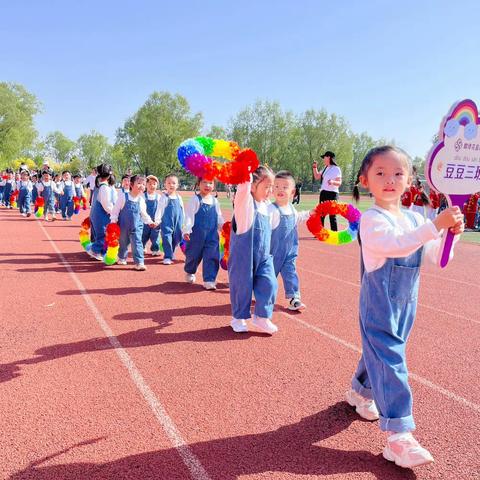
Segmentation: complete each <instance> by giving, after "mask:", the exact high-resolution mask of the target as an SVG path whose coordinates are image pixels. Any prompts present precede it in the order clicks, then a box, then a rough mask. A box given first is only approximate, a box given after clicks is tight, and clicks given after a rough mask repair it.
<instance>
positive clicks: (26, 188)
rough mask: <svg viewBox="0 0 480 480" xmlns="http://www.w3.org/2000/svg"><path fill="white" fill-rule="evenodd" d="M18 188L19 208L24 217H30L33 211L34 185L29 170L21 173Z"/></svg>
mask: <svg viewBox="0 0 480 480" xmlns="http://www.w3.org/2000/svg"><path fill="white" fill-rule="evenodd" d="M17 190H18V200H17V204H18V208H19V210H20V213H21V214H22V216H23V217H29V216H30V215H31V214H32V212H31V208H32V190H33V185H32V182H31V181H30V173H29V172H28V170H22V172H21V173H20V181H19V182H18V183H17Z"/></svg>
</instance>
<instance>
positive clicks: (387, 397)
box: [352, 210, 423, 432]
mask: <svg viewBox="0 0 480 480" xmlns="http://www.w3.org/2000/svg"><path fill="white" fill-rule="evenodd" d="M378 213H379V214H380V215H384V216H385V217H386V218H387V219H388V221H389V222H390V223H391V224H392V225H395V224H394V222H393V220H392V219H391V218H390V217H389V216H388V215H385V214H384V213H383V212H380V211H379V212H378ZM403 213H404V215H405V216H406V217H407V218H408V219H409V220H410V221H411V222H412V223H413V225H414V227H415V228H416V227H417V226H418V225H417V222H416V220H415V216H414V215H413V214H412V213H411V212H410V211H408V210H403ZM422 253H423V247H420V248H419V249H418V250H417V251H416V252H415V253H412V254H411V255H409V256H408V257H405V258H387V260H386V262H385V264H384V265H383V266H382V267H380V268H379V269H377V270H374V271H373V272H367V271H365V270H364V265H363V260H362V263H361V270H362V272H363V274H362V285H361V290H360V333H361V337H362V357H361V358H360V362H359V364H358V368H357V371H356V373H355V375H354V377H353V379H352V388H353V389H354V390H355V391H356V392H357V393H359V394H360V395H363V396H364V397H366V398H370V399H371V398H373V399H374V400H375V403H376V405H377V407H378V410H379V412H380V428H381V429H382V430H383V431H392V432H408V431H412V430H414V429H415V422H414V420H413V415H412V393H411V390H410V386H409V385H408V371H407V363H406V358H405V349H406V342H407V339H408V336H409V334H410V331H411V329H412V326H413V322H414V320H415V313H416V309H417V297H418V284H419V276H420V265H421V263H422Z"/></svg>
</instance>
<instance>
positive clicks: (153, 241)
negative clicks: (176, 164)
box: [127, 175, 161, 257]
mask: <svg viewBox="0 0 480 480" xmlns="http://www.w3.org/2000/svg"><path fill="white" fill-rule="evenodd" d="M128 178H130V177H128ZM157 187H158V178H157V177H156V176H155V175H149V176H148V177H147V191H146V192H145V203H146V205H147V213H148V216H149V217H150V218H151V219H152V218H155V212H156V211H157V210H158V204H159V203H160V198H161V195H160V193H158V192H157ZM129 190H130V186H129V187H128V190H127V192H128V191H129ZM158 223H159V222H157V221H156V220H155V224H156V225H157V226H156V227H155V228H152V227H151V226H150V225H148V224H146V223H144V224H143V234H142V244H143V248H145V247H146V245H147V242H148V241H149V240H150V251H151V252H152V255H153V256H154V257H156V256H158V255H160V254H161V252H160V227H159V226H158Z"/></svg>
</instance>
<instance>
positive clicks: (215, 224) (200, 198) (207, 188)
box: [182, 179, 224, 290]
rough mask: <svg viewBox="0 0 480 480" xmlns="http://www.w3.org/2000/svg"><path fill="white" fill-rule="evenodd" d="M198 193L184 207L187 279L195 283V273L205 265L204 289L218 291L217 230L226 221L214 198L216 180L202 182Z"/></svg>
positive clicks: (218, 259)
mask: <svg viewBox="0 0 480 480" xmlns="http://www.w3.org/2000/svg"><path fill="white" fill-rule="evenodd" d="M198 187H199V192H198V193H197V194H195V195H194V196H193V197H192V198H191V199H190V201H189V202H188V204H187V207H186V208H185V225H184V226H183V229H182V232H183V238H184V239H185V241H186V242H187V245H186V250H185V268H184V269H185V280H186V281H187V282H188V283H194V282H195V273H196V272H197V268H198V266H199V265H200V262H203V269H202V275H203V286H204V287H205V289H206V290H215V289H216V288H217V287H216V280H217V274H218V269H219V266H220V252H219V238H218V230H219V229H220V228H221V227H222V225H223V223H224V220H223V216H222V212H221V210H220V204H219V203H218V200H217V199H216V198H215V197H214V196H213V195H212V192H213V191H214V188H215V184H214V182H213V180H206V179H199V181H198Z"/></svg>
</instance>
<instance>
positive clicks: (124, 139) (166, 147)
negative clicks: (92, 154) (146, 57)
mask: <svg viewBox="0 0 480 480" xmlns="http://www.w3.org/2000/svg"><path fill="white" fill-rule="evenodd" d="M202 122H203V121H202V115H201V114H200V113H196V114H193V113H192V112H191V111H190V105H189V104H188V101H187V99H186V98H184V97H182V96H181V95H178V94H176V95H172V94H170V93H168V92H153V93H152V94H151V95H150V96H149V97H148V99H147V101H146V102H145V103H144V104H143V105H142V106H141V107H140V109H139V110H138V111H137V112H136V113H135V114H134V115H133V116H132V117H130V118H129V119H128V120H127V121H126V122H125V124H124V126H123V127H122V128H120V129H118V130H117V138H116V146H117V147H118V146H121V147H122V149H123V154H124V155H125V158H126V159H128V161H129V164H130V165H131V166H132V167H133V168H135V169H137V170H138V171H140V172H149V173H150V172H151V173H154V174H156V175H157V176H164V175H166V174H168V173H169V172H178V173H180V170H181V167H180V165H179V163H178V160H177V148H178V146H179V145H180V143H181V142H182V141H183V140H185V139H187V138H190V137H195V136H197V135H199V133H200V130H201V128H202Z"/></svg>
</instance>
